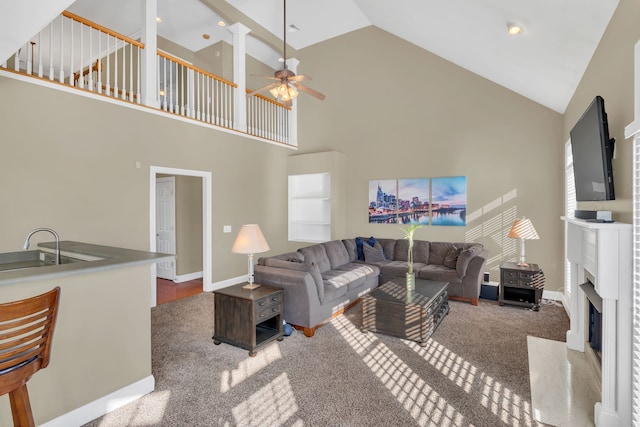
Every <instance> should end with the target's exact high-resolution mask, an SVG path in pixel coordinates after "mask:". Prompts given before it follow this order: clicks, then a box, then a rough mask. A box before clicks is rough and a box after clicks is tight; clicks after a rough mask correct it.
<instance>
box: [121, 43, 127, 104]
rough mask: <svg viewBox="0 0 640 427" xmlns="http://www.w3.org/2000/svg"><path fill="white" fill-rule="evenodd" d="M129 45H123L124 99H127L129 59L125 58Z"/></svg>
mask: <svg viewBox="0 0 640 427" xmlns="http://www.w3.org/2000/svg"><path fill="white" fill-rule="evenodd" d="M126 50H127V45H125V44H124V43H123V44H122V96H121V98H122V99H125V100H126V99H127V57H126V56H125V53H126Z"/></svg>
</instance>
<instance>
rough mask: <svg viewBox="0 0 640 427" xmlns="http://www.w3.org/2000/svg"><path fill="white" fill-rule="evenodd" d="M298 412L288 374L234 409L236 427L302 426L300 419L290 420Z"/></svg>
mask: <svg viewBox="0 0 640 427" xmlns="http://www.w3.org/2000/svg"><path fill="white" fill-rule="evenodd" d="M296 412H298V405H297V404H296V399H295V396H294V394H293V389H292V388H291V383H290V382H289V377H288V376H287V373H286V372H283V373H282V374H280V375H278V376H277V377H276V378H275V379H274V380H273V381H271V382H270V383H269V384H267V385H266V386H264V387H262V388H261V389H260V390H258V391H257V392H255V393H254V394H252V395H251V396H250V397H249V398H248V399H246V400H245V401H243V402H242V403H240V404H239V405H237V406H236V407H235V408H233V409H232V413H233V417H234V419H235V425H238V426H256V427H263V426H270V427H277V426H281V425H285V424H286V425H292V426H298V425H302V423H301V420H299V419H298V420H290V418H292V417H294V416H295V414H296Z"/></svg>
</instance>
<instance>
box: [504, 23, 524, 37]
mask: <svg viewBox="0 0 640 427" xmlns="http://www.w3.org/2000/svg"><path fill="white" fill-rule="evenodd" d="M507 31H508V32H509V34H511V35H512V36H517V35H518V34H522V33H523V32H524V30H523V29H522V27H521V26H520V25H518V24H507Z"/></svg>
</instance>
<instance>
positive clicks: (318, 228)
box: [289, 172, 331, 242]
mask: <svg viewBox="0 0 640 427" xmlns="http://www.w3.org/2000/svg"><path fill="white" fill-rule="evenodd" d="M289 240H292V241H298V242H326V241H328V240H331V174H329V173H328V172H326V173H310V174H301V175H289Z"/></svg>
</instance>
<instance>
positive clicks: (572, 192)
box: [564, 141, 578, 299]
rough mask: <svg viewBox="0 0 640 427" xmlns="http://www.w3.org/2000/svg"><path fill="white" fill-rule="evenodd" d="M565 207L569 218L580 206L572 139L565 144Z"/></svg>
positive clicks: (567, 279) (567, 280) (567, 272)
mask: <svg viewBox="0 0 640 427" xmlns="http://www.w3.org/2000/svg"><path fill="white" fill-rule="evenodd" d="M564 207H565V212H564V213H565V216H566V217H567V218H573V217H574V212H575V210H576V209H577V208H578V202H576V183H575V181H574V178H573V154H572V152H571V141H569V142H567V143H566V144H565V145H564ZM566 227H567V226H566V224H565V233H566ZM565 241H566V235H565ZM565 247H566V246H565ZM566 255H567V254H565V260H564V294H565V297H566V298H567V299H569V298H570V296H571V263H569V261H568V260H567V256H566Z"/></svg>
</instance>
